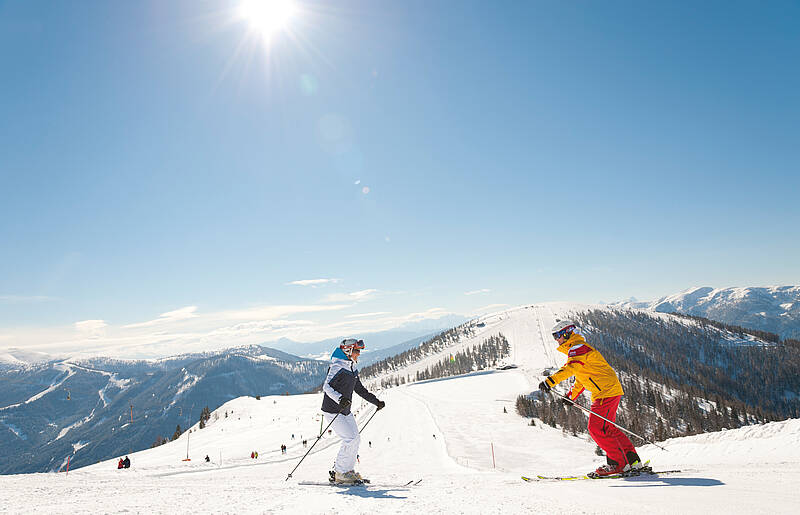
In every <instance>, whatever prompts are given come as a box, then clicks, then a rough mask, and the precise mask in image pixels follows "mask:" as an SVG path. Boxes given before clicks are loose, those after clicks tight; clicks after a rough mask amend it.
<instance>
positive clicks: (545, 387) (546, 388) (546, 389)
mask: <svg viewBox="0 0 800 515" xmlns="http://www.w3.org/2000/svg"><path fill="white" fill-rule="evenodd" d="M539 389H540V390H541V391H543V392H545V393H547V392H549V391H550V385H549V384H547V381H542V382H541V383H539Z"/></svg>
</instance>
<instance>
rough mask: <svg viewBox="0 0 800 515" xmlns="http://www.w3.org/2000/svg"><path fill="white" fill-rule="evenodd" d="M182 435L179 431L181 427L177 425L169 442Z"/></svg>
mask: <svg viewBox="0 0 800 515" xmlns="http://www.w3.org/2000/svg"><path fill="white" fill-rule="evenodd" d="M182 433H183V431H181V425H180V424H178V426H177V427H176V428H175V433H173V435H172V440H171V441H175V440H177V439H178V438H180V436H181V434H182Z"/></svg>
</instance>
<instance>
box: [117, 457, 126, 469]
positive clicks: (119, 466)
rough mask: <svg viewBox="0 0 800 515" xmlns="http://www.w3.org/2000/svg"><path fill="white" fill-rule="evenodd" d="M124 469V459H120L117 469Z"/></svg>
mask: <svg viewBox="0 0 800 515" xmlns="http://www.w3.org/2000/svg"><path fill="white" fill-rule="evenodd" d="M124 467H125V462H124V461H123V460H122V458H120V459H119V463H117V469H121V468H124Z"/></svg>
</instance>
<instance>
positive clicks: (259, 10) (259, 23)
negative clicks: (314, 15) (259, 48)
mask: <svg viewBox="0 0 800 515" xmlns="http://www.w3.org/2000/svg"><path fill="white" fill-rule="evenodd" d="M295 10H296V8H295V5H294V3H293V2H291V0H243V1H242V3H241V4H240V6H239V15H240V16H241V17H242V18H244V19H245V20H247V22H248V23H249V24H250V26H251V27H253V29H255V30H256V31H258V32H260V33H261V35H262V36H263V37H264V38H269V37H271V36H272V35H273V34H275V33H276V32H278V31H280V30H282V29H283V28H284V27H286V24H287V23H288V21H289V19H290V18H291V17H292V15H293V14H294V13H295Z"/></svg>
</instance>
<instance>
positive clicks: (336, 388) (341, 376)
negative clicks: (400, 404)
mask: <svg viewBox="0 0 800 515" xmlns="http://www.w3.org/2000/svg"><path fill="white" fill-rule="evenodd" d="M363 348H364V341H363V340H356V339H353V338H348V339H346V340H342V343H341V345H339V347H337V348H336V350H335V351H334V352H333V355H332V356H331V367H330V368H329V369H328V375H327V377H326V378H325V384H324V385H323V386H322V391H323V392H325V396H324V398H323V399H322V412H323V416H324V417H325V419H326V420H327V421H328V422H329V423H330V422H331V421H333V424H332V426H331V427H332V428H333V430H334V431H335V432H336V434H337V435H338V436H339V438H341V439H342V447H341V448H340V449H339V454H338V455H337V456H336V462H335V464H334V469H333V473H332V474H331V480H333V481H334V482H336V483H342V484H353V483H359V482H361V481H363V478H362V477H361V475H360V474H359V473H358V472H356V471H355V470H354V469H355V464H356V458H357V457H358V447H359V444H360V442H361V437H360V436H359V434H358V425H357V424H356V419H355V417H354V416H353V414H352V413H351V412H350V405H351V404H352V402H353V401H352V399H353V392H355V393H357V394H358V395H359V396H361V397H363V398H364V399H365V400H367V401H368V402H371V403H372V404H374V405H375V406H377V407H378V409H383V407H384V406H386V403H385V402H383V401H381V400H378V398H377V397H375V395H373V394H371V393H370V392H368V391H367V389H366V388H364V385H363V384H361V380H360V379H359V378H358V369H357V368H356V364H357V363H358V357H359V355H360V354H361V349H363ZM337 414H338V416H337ZM334 418H335V420H334Z"/></svg>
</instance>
